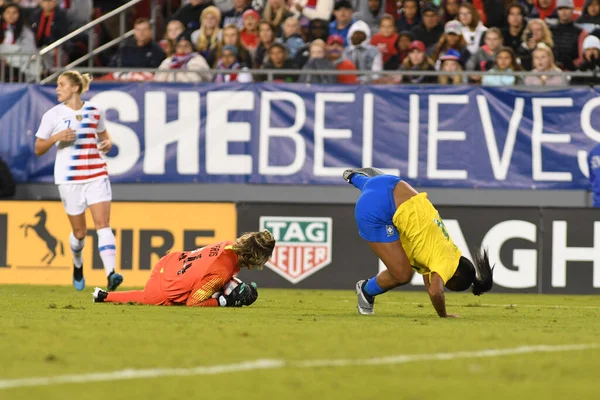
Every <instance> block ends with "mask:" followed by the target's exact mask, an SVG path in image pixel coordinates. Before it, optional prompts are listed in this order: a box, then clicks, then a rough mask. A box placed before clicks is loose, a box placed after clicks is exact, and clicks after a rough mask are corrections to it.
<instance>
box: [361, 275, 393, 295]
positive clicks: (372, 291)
mask: <svg viewBox="0 0 600 400" xmlns="http://www.w3.org/2000/svg"><path fill="white" fill-rule="evenodd" d="M363 290H364V292H365V293H366V294H368V295H369V296H372V297H374V296H377V295H379V294H382V293H385V292H387V290H383V289H382V288H380V287H379V285H378V284H377V280H376V279H375V277H373V278H371V279H369V280H368V281H367V283H366V284H365V285H364V286H363Z"/></svg>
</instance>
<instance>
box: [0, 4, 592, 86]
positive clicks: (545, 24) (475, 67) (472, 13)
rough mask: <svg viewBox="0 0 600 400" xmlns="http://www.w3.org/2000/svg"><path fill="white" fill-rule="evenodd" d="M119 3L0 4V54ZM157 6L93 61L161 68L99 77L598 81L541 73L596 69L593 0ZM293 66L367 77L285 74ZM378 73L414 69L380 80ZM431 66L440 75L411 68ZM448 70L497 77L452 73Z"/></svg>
mask: <svg viewBox="0 0 600 400" xmlns="http://www.w3.org/2000/svg"><path fill="white" fill-rule="evenodd" d="M165 1H169V0H162V1H159V4H160V5H161V6H162V8H163V10H165V9H166V7H165ZM123 3H124V2H123V1H120V0H112V1H111V0H105V1H98V0H95V1H92V0H62V1H58V0H20V1H19V0H12V1H11V0H0V9H1V10H2V13H1V15H2V24H1V26H0V55H1V54H6V53H14V52H15V51H17V50H16V49H20V51H23V52H27V53H30V52H35V51H36V49H41V48H43V47H44V46H47V45H48V44H50V43H52V42H54V41H56V40H57V39H59V38H61V37H62V36H64V35H66V34H67V33H69V32H71V31H73V30H74V29H76V28H78V27H81V26H83V25H84V24H86V23H87V22H89V21H91V20H92V19H93V16H94V13H95V15H96V16H98V15H101V13H102V12H106V11H109V10H112V9H114V8H116V7H118V6H119V5H121V4H123ZM146 3H147V2H146ZM142 4H144V2H143V3H142ZM146 8H149V7H148V4H146ZM168 8H169V9H170V10H172V11H173V12H172V13H171V14H170V15H161V18H160V21H158V19H157V26H156V28H158V29H159V30H160V32H159V34H157V39H156V41H154V40H152V26H151V23H150V21H149V19H148V18H145V17H144V16H143V13H137V14H138V15H137V16H136V15H135V14H136V10H135V9H134V12H133V15H132V13H129V15H128V17H129V20H130V22H129V23H128V25H130V27H133V29H134V35H133V38H131V40H127V41H125V42H123V43H122V44H121V46H119V48H118V49H116V50H115V51H114V52H112V53H108V55H104V56H102V57H98V58H97V59H96V60H95V65H96V66H110V67H119V68H148V69H156V68H159V69H164V70H165V71H171V72H170V73H167V72H165V73H160V72H159V73H156V74H152V73H145V74H131V73H129V74H127V73H120V74H118V73H115V74H109V75H105V76H104V79H154V80H157V81H177V82H209V81H215V82H233V81H238V82H249V81H262V80H266V79H267V78H268V76H267V75H266V74H264V75H261V74H250V73H248V72H245V69H248V68H251V69H261V68H265V69H270V70H275V72H274V73H273V74H272V75H271V77H270V78H272V79H273V80H274V81H280V82H295V81H301V82H307V83H367V82H368V83H402V82H404V83H439V84H459V83H467V81H468V82H470V83H479V84H482V85H488V86H508V85H515V84H525V85H566V84H595V83H598V82H600V76H598V75H597V74H595V75H594V76H591V77H583V78H582V77H572V78H571V77H570V76H569V75H568V74H567V73H564V74H558V75H557V74H549V75H540V74H543V73H548V72H560V71H594V72H598V71H600V39H599V37H600V0H522V1H521V2H519V1H515V0H473V2H467V1H462V0H433V1H419V0H398V1H396V0H337V1H335V0H220V1H217V2H216V3H215V2H214V1H213V0H188V1H186V2H183V4H179V1H172V2H171V3H170V4H169V7H168ZM146 14H148V16H149V13H148V12H147V13H146ZM140 15H141V16H140ZM113 19H114V20H116V24H115V23H114V21H112V22H110V20H109V22H107V23H106V24H104V25H103V26H102V30H101V32H100V34H98V36H99V37H100V43H102V42H106V41H108V40H110V39H112V38H114V37H117V36H118V35H119V31H118V19H117V18H113ZM86 45H87V39H86V34H82V35H80V36H79V37H76V38H73V40H71V41H69V42H68V43H67V44H66V45H65V47H64V49H65V54H66V56H65V57H66V58H67V61H69V60H70V61H72V60H74V59H77V58H78V57H80V56H81V55H82V54H85V52H86V51H87V48H86ZM61 61H62V60H61ZM53 62H54V63H56V62H57V61H56V59H55V60H54V61H53ZM63 65H64V63H63ZM293 69H304V70H316V71H322V70H335V69H337V70H361V71H371V73H370V74H357V75H354V74H348V73H347V74H345V75H333V74H318V73H316V74H306V75H298V74H293V73H289V72H286V71H288V70H293ZM173 70H177V71H176V72H173ZM189 70H200V71H203V70H206V73H197V72H189ZM211 70H212V71H211ZM215 70H216V71H215ZM219 70H223V71H225V70H227V71H229V72H219ZM231 70H237V71H239V73H231V72H230V71H231ZM381 70H388V71H389V70H411V71H413V72H416V73H413V74H411V75H401V74H394V75H383V74H381V72H380V71H381ZM436 70H437V71H446V72H448V74H445V75H440V76H432V75H419V74H418V72H419V71H436ZM459 71H467V72H468V71H492V72H495V73H496V74H489V75H486V74H479V75H473V76H468V74H456V75H452V73H455V72H459ZM511 71H533V72H538V73H540V74H538V75H537V76H533V75H532V76H527V77H525V78H521V77H515V76H512V75H509V74H501V73H503V72H511ZM467 76H468V77H467Z"/></svg>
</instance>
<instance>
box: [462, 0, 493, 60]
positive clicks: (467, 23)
mask: <svg viewBox="0 0 600 400" xmlns="http://www.w3.org/2000/svg"><path fill="white" fill-rule="evenodd" d="M458 20H459V22H460V23H461V24H462V35H463V38H464V39H465V42H467V49H468V50H469V52H470V53H471V54H475V53H477V50H479V47H480V46H481V45H482V44H483V35H485V31H487V28H486V27H485V26H483V23H481V19H480V17H479V13H478V12H477V10H475V8H474V7H473V5H472V4H470V3H464V4H462V5H461V6H460V8H459V9H458Z"/></svg>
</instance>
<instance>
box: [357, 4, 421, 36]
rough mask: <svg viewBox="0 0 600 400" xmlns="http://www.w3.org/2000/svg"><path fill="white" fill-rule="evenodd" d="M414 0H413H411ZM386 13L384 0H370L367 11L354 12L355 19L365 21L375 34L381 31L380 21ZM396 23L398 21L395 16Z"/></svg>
mask: <svg viewBox="0 0 600 400" xmlns="http://www.w3.org/2000/svg"><path fill="white" fill-rule="evenodd" d="M411 1H412V0H411ZM384 14H385V11H384V5H383V0H368V1H367V9H366V10H365V11H357V12H355V13H354V17H353V19H354V20H355V21H363V22H366V23H367V25H369V29H371V32H372V33H373V34H376V33H377V32H379V23H380V21H381V18H382V17H383V15H384ZM392 20H393V21H394V23H395V22H396V21H395V20H394V19H393V18H392Z"/></svg>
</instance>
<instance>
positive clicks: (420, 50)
mask: <svg viewBox="0 0 600 400" xmlns="http://www.w3.org/2000/svg"><path fill="white" fill-rule="evenodd" d="M400 69H401V70H402V71H435V67H434V66H433V60H432V59H431V58H429V56H428V55H427V53H426V47H425V44H424V43H423V42H421V41H419V40H414V41H413V42H412V43H411V44H410V46H409V47H408V56H407V57H406V58H405V59H404V61H403V62H402V65H401V66H400ZM397 82H398V83H400V82H403V83H409V84H422V83H436V82H437V77H436V76H434V75H412V74H411V75H402V76H401V77H400V78H399V79H397Z"/></svg>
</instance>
